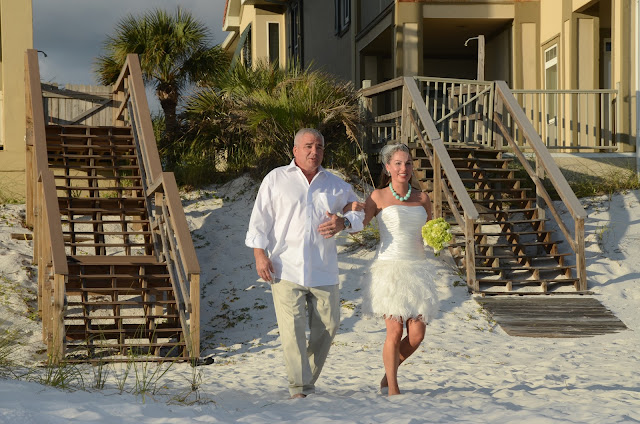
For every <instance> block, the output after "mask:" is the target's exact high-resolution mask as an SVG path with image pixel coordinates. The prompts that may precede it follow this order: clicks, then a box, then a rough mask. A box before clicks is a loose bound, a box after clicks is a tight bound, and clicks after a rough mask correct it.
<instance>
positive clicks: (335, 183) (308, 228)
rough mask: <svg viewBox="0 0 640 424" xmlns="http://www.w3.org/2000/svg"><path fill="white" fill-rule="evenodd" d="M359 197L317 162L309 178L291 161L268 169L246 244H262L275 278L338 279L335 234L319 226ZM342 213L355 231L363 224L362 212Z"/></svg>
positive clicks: (310, 282)
mask: <svg viewBox="0 0 640 424" xmlns="http://www.w3.org/2000/svg"><path fill="white" fill-rule="evenodd" d="M357 200H358V198H357V196H356V194H355V193H354V192H353V189H352V188H351V185H350V184H348V183H346V182H345V181H343V180H342V179H340V178H339V177H337V176H335V175H333V174H331V173H330V172H328V171H326V170H325V169H324V168H322V167H319V168H318V173H317V174H316V175H315V176H314V177H313V179H312V180H311V183H309V182H308V180H307V177H305V176H304V174H303V173H302V170H301V169H300V168H298V167H297V166H296V165H295V161H292V162H291V164H289V165H287V166H282V167H279V168H276V169H274V170H273V171H271V172H270V173H269V174H267V176H266V177H265V178H264V180H263V181H262V184H261V185H260V190H259V191H258V195H257V197H256V202H255V204H254V206H253V211H252V213H251V219H250V221H249V229H248V231H247V236H246V238H245V244H246V245H247V246H248V247H251V248H259V249H265V250H266V251H267V252H268V255H269V258H270V259H271V262H272V263H273V268H274V271H275V272H274V277H275V278H276V279H283V280H288V281H291V282H294V283H297V284H300V285H301V286H306V287H317V286H325V285H332V284H338V253H337V249H336V240H335V237H331V238H328V239H325V238H324V237H323V236H322V235H321V234H320V233H319V232H318V226H319V225H320V224H321V223H323V222H325V221H327V220H328V219H329V218H328V217H327V215H326V212H327V211H329V212H330V213H332V214H335V213H339V212H342V209H343V208H344V207H345V206H346V205H347V204H348V203H350V202H354V201H357ZM345 216H346V217H347V218H348V219H349V221H350V222H351V225H352V227H351V229H349V230H348V231H350V232H356V231H360V230H362V228H363V221H364V212H363V211H358V212H354V211H350V212H347V213H346V214H345Z"/></svg>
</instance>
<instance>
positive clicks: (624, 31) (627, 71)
mask: <svg viewBox="0 0 640 424" xmlns="http://www.w3.org/2000/svg"><path fill="white" fill-rule="evenodd" d="M611 9H612V10H611V32H612V34H611V39H612V40H611V41H612V48H613V52H612V60H611V62H612V63H611V65H612V68H613V70H612V74H613V81H612V82H613V84H612V85H613V86H614V87H616V86H617V87H619V90H620V92H619V93H618V98H617V102H618V112H617V116H616V133H617V134H616V142H617V143H618V145H619V151H621V152H631V151H634V150H635V140H634V142H633V143H631V137H630V135H631V134H630V133H631V92H630V85H631V60H630V58H631V57H633V55H632V54H631V53H632V52H631V34H633V31H632V28H631V13H630V11H631V2H630V0H611Z"/></svg>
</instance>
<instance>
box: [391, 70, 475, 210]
mask: <svg viewBox="0 0 640 424" xmlns="http://www.w3.org/2000/svg"><path fill="white" fill-rule="evenodd" d="M404 83H405V87H406V88H407V90H408V93H409V96H410V98H411V101H412V102H413V105H414V108H415V110H416V113H417V114H418V118H419V119H420V120H421V121H422V123H423V125H424V127H425V131H426V133H427V137H428V138H429V141H431V145H432V146H433V150H434V151H435V152H436V156H437V157H438V158H439V160H440V166H441V167H442V170H443V171H444V173H445V175H446V176H447V179H448V180H449V183H450V184H451V188H452V189H453V192H454V193H455V195H456V196H457V197H458V201H459V202H460V206H461V207H462V210H463V211H464V214H465V215H466V216H467V217H468V218H469V219H478V218H479V216H480V215H479V214H478V211H477V210H476V208H475V206H474V205H473V201H472V200H471V198H470V197H469V193H467V190H466V188H465V187H464V184H463V183H462V180H461V179H460V175H458V171H457V170H456V167H455V166H454V165H453V162H452V161H451V157H449V153H447V148H446V147H445V146H444V143H443V142H442V139H441V138H440V133H439V132H438V130H437V129H436V125H435V123H434V122H433V119H432V118H431V115H429V112H428V111H427V107H426V106H425V104H424V101H423V100H422V97H421V95H420V90H418V85H417V84H416V82H415V80H414V79H413V78H412V77H404Z"/></svg>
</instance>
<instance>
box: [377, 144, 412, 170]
mask: <svg viewBox="0 0 640 424" xmlns="http://www.w3.org/2000/svg"><path fill="white" fill-rule="evenodd" d="M395 152H405V153H408V154H409V157H411V152H410V151H409V148H408V147H407V145H406V144H403V143H398V144H387V145H386V146H384V147H383V148H382V150H381V151H380V157H381V158H382V163H383V164H386V165H388V164H389V163H390V162H391V157H392V156H393V154H394V153H395Z"/></svg>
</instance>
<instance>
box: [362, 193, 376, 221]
mask: <svg viewBox="0 0 640 424" xmlns="http://www.w3.org/2000/svg"><path fill="white" fill-rule="evenodd" d="M378 197H379V194H378V190H375V191H374V192H373V193H371V194H370V195H369V197H367V200H365V202H364V226H365V227H366V226H367V225H368V224H369V222H371V220H372V219H373V217H374V216H376V215H377V214H378V212H379V211H380V209H379V208H378V203H377V200H378Z"/></svg>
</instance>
